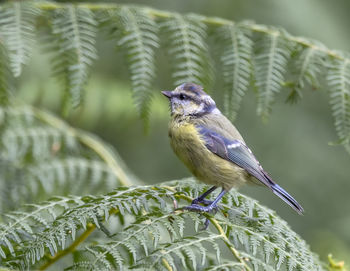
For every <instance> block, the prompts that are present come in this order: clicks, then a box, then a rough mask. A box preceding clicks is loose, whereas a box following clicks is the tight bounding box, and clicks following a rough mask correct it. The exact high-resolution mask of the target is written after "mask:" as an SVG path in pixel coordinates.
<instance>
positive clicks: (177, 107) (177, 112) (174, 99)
mask: <svg viewBox="0 0 350 271" xmlns="http://www.w3.org/2000/svg"><path fill="white" fill-rule="evenodd" d="M162 93H163V95H164V96H166V97H167V98H168V99H169V101H170V108H171V115H172V116H202V115H205V114H208V113H212V112H214V113H215V112H217V113H218V112H220V111H219V110H218V109H217V108H216V104H215V102H214V100H213V99H212V98H211V97H210V96H209V95H208V94H206V93H205V92H204V91H203V88H202V87H201V86H199V85H196V84H193V83H184V84H182V85H180V86H178V87H177V88H175V89H174V90H172V91H168V90H165V91H162Z"/></svg>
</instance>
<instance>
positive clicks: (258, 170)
mask: <svg viewBox="0 0 350 271" xmlns="http://www.w3.org/2000/svg"><path fill="white" fill-rule="evenodd" d="M197 128H198V131H199V133H200V135H201V137H202V139H203V140H204V142H205V146H206V147H207V148H208V149H209V150H210V151H211V152H212V153H214V154H216V155H218V156H220V157H221V158H223V159H225V160H227V161H230V162H232V163H234V164H236V165H237V166H239V167H241V168H243V169H245V170H246V171H247V172H248V173H250V174H251V175H253V176H254V177H255V178H256V179H258V180H259V181H260V182H261V183H263V184H264V185H266V186H267V187H269V188H270V189H271V190H272V192H273V193H274V194H276V195H277V196H278V197H280V198H281V199H282V200H284V201H285V202H286V203H288V204H289V205H290V206H291V207H292V208H293V209H295V210H296V211H297V212H298V213H302V212H303V208H302V207H301V206H300V204H299V203H298V202H297V201H296V200H295V199H294V198H293V197H292V196H290V195H289V194H288V193H287V192H286V191H285V190H284V189H283V188H282V187H280V186H279V185H277V184H276V183H275V182H274V181H273V180H272V179H271V177H270V176H269V175H268V174H267V173H266V172H265V171H264V169H263V168H262V166H261V165H260V163H259V161H258V160H257V159H256V158H255V156H254V154H253V153H252V151H251V150H250V149H249V148H248V147H247V146H246V145H245V144H244V142H242V141H240V140H235V139H233V140H232V139H227V138H225V137H224V136H222V135H220V134H218V133H217V132H214V131H212V130H211V129H209V128H207V127H205V126H202V125H201V126H197Z"/></svg>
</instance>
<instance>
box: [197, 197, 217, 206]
mask: <svg viewBox="0 0 350 271" xmlns="http://www.w3.org/2000/svg"><path fill="white" fill-rule="evenodd" d="M198 203H203V204H204V205H210V204H212V203H213V201H211V200H207V199H200V198H197V199H194V200H193V201H192V204H198Z"/></svg>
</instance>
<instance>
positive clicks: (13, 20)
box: [0, 2, 40, 77]
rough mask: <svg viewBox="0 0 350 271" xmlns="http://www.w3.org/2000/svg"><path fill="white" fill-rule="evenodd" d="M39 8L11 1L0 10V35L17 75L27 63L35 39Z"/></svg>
mask: <svg viewBox="0 0 350 271" xmlns="http://www.w3.org/2000/svg"><path fill="white" fill-rule="evenodd" d="M39 15H40V9H38V8H37V7H36V6H35V5H32V4H30V3H26V2H13V3H10V4H7V5H5V6H3V7H2V9H1V10H0V32H1V34H0V37H2V38H3V39H4V42H5V44H6V45H7V48H8V50H9V60H10V66H11V69H12V73H13V75H14V76H15V77H18V76H20V75H21V73H22V65H24V64H27V62H28V60H29V58H30V55H31V53H32V52H31V51H32V48H33V44H34V40H35V31H36V26H35V22H36V18H37V16H39Z"/></svg>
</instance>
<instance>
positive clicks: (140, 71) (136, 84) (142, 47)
mask: <svg viewBox="0 0 350 271" xmlns="http://www.w3.org/2000/svg"><path fill="white" fill-rule="evenodd" d="M108 17H109V18H107V19H103V22H104V23H106V24H107V25H110V26H109V27H111V28H112V29H111V30H110V31H111V32H113V38H114V39H115V41H116V43H117V46H118V48H121V49H123V50H125V52H126V56H127V62H128V65H129V72H130V74H131V83H132V89H133V96H134V101H135V104H136V107H137V109H138V111H139V114H140V116H141V117H142V118H143V119H144V120H146V121H147V119H148V115H149V107H150V102H151V99H152V96H153V91H152V89H153V88H154V87H153V85H154V84H153V80H154V78H155V73H156V68H155V49H156V48H158V47H159V38H158V26H157V24H156V23H155V21H154V20H153V18H152V17H151V16H150V15H149V14H148V13H147V11H146V10H145V11H144V10H142V9H139V8H134V7H127V6H124V7H121V8H120V9H116V10H111V11H109V12H108ZM109 20H110V21H111V22H112V24H110V23H108V21H109ZM113 28H114V29H117V31H113Z"/></svg>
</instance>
